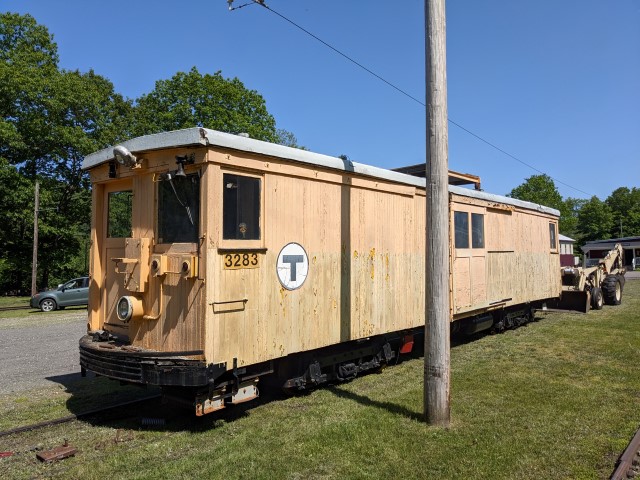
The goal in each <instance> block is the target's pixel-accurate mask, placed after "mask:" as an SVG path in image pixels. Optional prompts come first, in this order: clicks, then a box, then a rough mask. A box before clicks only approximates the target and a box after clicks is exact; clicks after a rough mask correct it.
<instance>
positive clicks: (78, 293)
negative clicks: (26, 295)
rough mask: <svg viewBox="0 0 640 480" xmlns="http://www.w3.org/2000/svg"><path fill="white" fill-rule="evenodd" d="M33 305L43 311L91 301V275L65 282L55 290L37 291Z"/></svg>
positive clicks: (85, 303) (32, 299)
mask: <svg viewBox="0 0 640 480" xmlns="http://www.w3.org/2000/svg"><path fill="white" fill-rule="evenodd" d="M30 303H31V306H32V307H33V308H39V309H40V310H42V311H43V312H51V311H53V310H56V309H58V308H64V307H71V306H75V305H87V304H88V303H89V277H80V278H74V279H73V280H69V281H68V282H67V283H63V284H62V285H60V286H59V287H58V288H57V289H55V290H47V291H45V292H40V293H36V294H35V295H34V296H33V297H31V302H30Z"/></svg>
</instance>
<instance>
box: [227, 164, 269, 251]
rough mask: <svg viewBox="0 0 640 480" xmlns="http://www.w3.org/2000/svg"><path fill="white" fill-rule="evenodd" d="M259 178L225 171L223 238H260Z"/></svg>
mask: <svg viewBox="0 0 640 480" xmlns="http://www.w3.org/2000/svg"><path fill="white" fill-rule="evenodd" d="M260 183H261V181H260V179H259V178H255V177H246V176H242V175H234V174H230V173H225V174H224V175H223V184H222V192H223V193H222V238H223V239H224V240H260V187H261V185H260Z"/></svg>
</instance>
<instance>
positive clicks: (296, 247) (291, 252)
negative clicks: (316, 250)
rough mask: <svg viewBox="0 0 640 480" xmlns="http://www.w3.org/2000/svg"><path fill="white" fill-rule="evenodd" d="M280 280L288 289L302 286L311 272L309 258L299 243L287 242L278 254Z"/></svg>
mask: <svg viewBox="0 0 640 480" xmlns="http://www.w3.org/2000/svg"><path fill="white" fill-rule="evenodd" d="M276 270H277V272H278V280H280V283H281V284H282V286H283V287H284V288H286V289H287V290H295V289H297V288H300V287H301V286H302V284H303V283H304V281H305V280H306V279H307V275H308V273H309V258H308V257H307V252H305V251H304V248H302V245H300V244H299V243H294V242H292V243H288V244H286V245H285V246H284V247H283V248H282V250H280V253H279V254H278V264H277V265H276Z"/></svg>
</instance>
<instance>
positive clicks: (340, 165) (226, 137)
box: [82, 127, 560, 217]
mask: <svg viewBox="0 0 640 480" xmlns="http://www.w3.org/2000/svg"><path fill="white" fill-rule="evenodd" d="M119 145H122V146H124V147H126V148H127V149H128V150H129V151H130V152H132V153H136V154H140V153H143V152H149V151H153V150H161V149H164V148H175V147H187V146H206V145H212V146H217V147H222V148H229V149H232V150H239V151H243V152H250V153H257V154H260V155H268V156H270V157H276V158H282V159H286V160H290V161H294V162H300V163H305V164H310V165H314V166H318V167H324V168H329V169H334V170H343V171H345V172H353V173H357V174H360V175H365V176H368V177H375V178H380V179H382V180H389V181H392V182H398V183H404V184H408V185H414V186H416V187H422V188H426V180H425V179H424V178H420V177H416V176H413V175H407V174H404V173H400V172H395V171H392V170H386V169H384V168H379V167H374V166H371V165H366V164H363V163H356V162H352V161H350V160H343V159H341V158H337V157H331V156H329V155H323V154H320V153H314V152H310V151H308V150H301V149H299V148H292V147H285V146H284V145H277V144H275V143H269V142H263V141H261V140H256V139H253V138H247V137H244V136H240V135H233V134H230V133H223V132H218V131H216V130H209V129H207V128H199V127H193V128H185V129H183V130H173V131H170V132H163V133H156V134H152V135H145V136H142V137H137V138H132V139H131V140H127V141H125V142H122V143H121V144H119ZM113 159H114V155H113V148H112V147H109V148H104V149H102V150H100V151H98V152H95V153H92V154H90V155H87V156H86V157H85V158H84V161H83V162H82V168H83V169H85V170H87V169H90V168H93V167H95V166H98V165H100V164H103V163H106V162H109V161H111V160H113ZM449 192H451V193H454V194H456V195H462V196H466V197H472V198H478V199H481V200H486V201H490V202H496V203H503V204H507V205H513V206H516V207H521V208H526V209H529V210H536V211H539V212H542V213H546V214H549V215H554V216H558V217H559V216H560V212H559V211H558V210H556V209H554V208H550V207H545V206H544V205H538V204H536V203H532V202H525V201H523V200H517V199H515V198H510V197H505V196H502V195H495V194H492V193H487V192H482V191H476V190H471V189H469V188H463V187H457V186H454V185H449Z"/></svg>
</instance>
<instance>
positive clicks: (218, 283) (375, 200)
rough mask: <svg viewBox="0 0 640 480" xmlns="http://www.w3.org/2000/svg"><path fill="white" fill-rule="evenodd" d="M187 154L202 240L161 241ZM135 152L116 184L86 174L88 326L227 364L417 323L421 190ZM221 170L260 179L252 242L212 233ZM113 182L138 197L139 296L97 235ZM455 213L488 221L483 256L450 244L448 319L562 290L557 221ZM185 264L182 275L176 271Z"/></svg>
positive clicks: (224, 159) (251, 159)
mask: <svg viewBox="0 0 640 480" xmlns="http://www.w3.org/2000/svg"><path fill="white" fill-rule="evenodd" d="M192 152H193V153H195V155H196V161H195V164H194V165H189V166H187V172H191V171H200V173H201V208H200V235H201V241H200V242H199V243H193V244H190V243H189V244H158V243H156V231H157V218H156V215H157V214H156V204H157V185H156V183H157V181H158V176H159V175H160V174H162V173H164V172H166V171H168V170H172V169H175V159H174V157H175V155H182V154H185V153H192ZM143 157H144V160H143V162H142V166H141V167H140V168H137V169H127V168H124V167H120V168H119V170H118V175H119V177H120V178H118V179H109V178H108V175H107V170H106V168H105V166H104V165H102V166H99V167H96V168H95V169H94V170H93V171H92V172H91V178H92V181H93V182H94V190H93V205H94V207H93V208H94V214H93V224H92V237H91V238H92V253H91V275H92V281H91V290H90V297H91V301H90V302H91V306H90V310H89V324H90V329H91V330H98V329H102V328H106V329H110V328H111V329H113V331H114V332H116V333H119V334H122V335H123V336H125V335H126V336H128V337H129V339H130V341H131V343H133V344H134V345H137V346H140V347H143V348H147V349H152V350H159V351H165V352H172V351H173V352H184V351H194V350H196V351H197V350H202V351H203V352H204V353H203V356H204V358H205V359H206V362H207V363H216V364H217V363H224V362H226V364H227V365H228V366H229V365H231V364H232V362H233V360H234V359H237V361H238V365H250V364H254V363H258V362H263V361H267V360H270V359H274V358H278V357H282V356H286V355H289V354H292V353H296V352H300V351H304V350H309V349H316V348H321V347H324V346H328V345H333V344H337V343H340V342H344V341H348V340H354V339H361V338H366V337H369V336H372V335H378V334H383V333H386V332H390V331H398V330H402V329H406V328H412V327H417V326H421V325H424V320H425V319H424V278H425V271H424V270H425V259H424V238H425V229H426V225H425V205H426V198H425V192H424V190H423V189H419V188H416V187H415V186H410V185H404V184H398V183H394V182H391V181H386V180H382V179H380V178H375V179H374V178H368V177H365V176H358V175H356V174H354V173H350V172H343V171H335V170H329V169H323V168H320V167H318V166H315V165H314V166H307V165H304V164H302V163H295V162H287V161H286V160H284V159H276V158H270V157H264V156H260V155H257V154H254V153H251V152H238V151H229V150H225V149H223V148H220V147H214V146H202V147H197V148H189V149H167V150H158V151H153V152H147V153H145V154H144V155H143ZM224 173H232V174H237V175H247V176H252V177H255V178H259V179H260V180H261V198H260V201H261V218H260V223H261V224H260V230H261V232H262V235H261V238H260V239H259V240H251V241H243V240H225V239H223V238H222V228H221V225H222V203H223V202H222V178H223V174H224ZM122 188H128V189H131V190H132V191H133V192H134V201H133V215H132V225H133V232H132V240H134V241H135V240H136V239H148V252H147V253H144V254H143V253H136V252H138V250H136V251H135V252H133V253H129V254H131V255H138V256H139V257H140V259H141V261H142V258H143V257H144V259H145V260H144V263H145V265H144V268H141V269H140V270H139V275H140V276H141V277H140V280H139V281H140V282H141V283H140V285H144V286H143V287H141V288H140V290H139V291H135V290H134V291H127V290H126V289H125V288H124V283H123V282H124V275H121V274H120V275H119V274H117V273H115V269H114V265H112V262H111V260H110V258H116V257H123V258H126V254H125V249H126V248H125V247H126V246H125V239H109V238H106V221H107V218H106V215H107V212H106V198H107V195H108V192H110V191H117V190H118V189H122ZM451 205H452V207H451V208H452V211H453V210H454V209H458V210H463V211H468V212H473V213H481V214H483V215H485V248H483V249H480V250H477V251H472V250H473V249H466V250H469V251H464V252H463V251H456V249H455V248H453V247H452V248H451V265H452V272H453V273H452V280H451V285H452V299H453V302H452V304H453V307H452V318H463V317H465V316H470V315H475V314H476V313H478V312H480V311H484V310H487V309H491V308H497V307H496V306H495V305H498V306H500V307H502V306H509V305H515V304H518V303H522V302H527V301H531V300H536V299H543V298H551V297H557V296H558V294H559V292H560V277H559V275H558V271H559V268H558V267H559V256H558V255H557V254H553V253H551V252H550V251H549V248H548V246H549V240H548V238H547V237H546V235H548V224H549V222H552V223H556V224H557V218H556V217H554V216H551V215H545V214H541V213H538V212H534V211H528V210H525V209H522V208H516V207H513V206H512V205H502V204H500V203H499V202H495V201H492V202H488V201H483V200H480V199H477V198H468V197H465V196H462V195H452V196H451ZM145 241H147V240H145ZM290 242H296V243H299V244H300V245H302V246H303V247H304V249H305V251H306V253H307V255H308V258H309V273H308V276H307V278H306V281H305V283H304V284H303V285H302V287H300V288H299V289H297V290H287V289H285V288H284V287H283V286H282V285H281V284H280V282H279V281H278V277H277V272H276V262H277V257H278V254H279V252H280V250H281V249H282V248H283V247H284V246H285V245H286V244H288V243H290ZM144 248H147V247H144ZM144 248H143V250H144ZM229 251H234V252H243V251H246V252H256V253H257V254H258V255H259V264H258V266H257V267H256V268H238V269H225V268H224V254H225V252H229ZM152 258H161V259H162V262H164V263H163V268H164V269H165V270H166V271H165V272H163V274H161V275H154V274H153V272H151V271H150V270H149V265H148V262H151V259H152ZM185 259H190V262H191V264H192V265H193V270H192V272H191V273H190V274H188V275H185V274H182V273H180V267H181V263H182V262H183V261H184V260H185ZM132 273H133V272H132ZM124 294H130V295H135V296H138V297H139V298H141V299H142V300H143V306H144V309H145V315H147V320H133V321H131V322H130V323H129V324H128V325H122V324H118V321H117V320H116V319H115V311H114V308H115V303H116V302H117V300H118V298H119V297H120V296H121V295H124ZM494 302H499V303H494ZM155 317H158V318H157V319H154V318H155ZM112 326H113V327H112Z"/></svg>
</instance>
